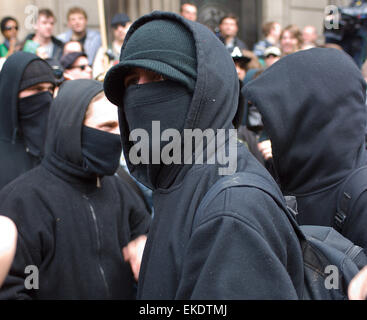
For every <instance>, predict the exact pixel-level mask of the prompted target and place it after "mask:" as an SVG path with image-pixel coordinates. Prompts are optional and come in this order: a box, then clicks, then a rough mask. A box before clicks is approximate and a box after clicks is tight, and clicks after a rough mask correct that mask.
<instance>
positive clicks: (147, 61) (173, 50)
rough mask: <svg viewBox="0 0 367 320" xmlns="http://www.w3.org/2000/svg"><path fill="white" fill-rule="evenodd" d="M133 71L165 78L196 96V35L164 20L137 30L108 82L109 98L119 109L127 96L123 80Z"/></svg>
mask: <svg viewBox="0 0 367 320" xmlns="http://www.w3.org/2000/svg"><path fill="white" fill-rule="evenodd" d="M132 67H140V68H143V69H148V70H151V71H154V72H156V73H159V74H162V75H163V76H165V78H167V79H170V80H174V81H178V82H180V83H182V84H183V85H185V86H186V87H187V88H188V89H189V91H190V92H193V91H194V88H195V83H196V78H197V71H196V69H197V61H196V48H195V41H194V37H193V35H192V34H191V33H190V31H189V30H188V29H187V28H186V27H185V26H184V25H182V24H180V23H179V22H175V21H173V20H162V19H159V20H158V19H157V20H153V21H149V22H147V23H145V24H144V25H142V26H141V27H139V28H138V29H137V30H135V31H134V32H133V33H132V34H131V36H130V37H129V38H128V39H127V43H126V44H125V47H123V50H122V52H121V56H120V63H119V64H118V65H116V66H115V67H113V68H112V69H111V70H110V71H109V72H108V73H107V75H106V78H105V85H104V88H105V93H106V96H107V98H108V99H109V100H110V101H111V102H113V103H114V104H116V105H118V106H121V105H122V100H123V95H124V86H123V80H124V78H125V76H126V74H127V72H128V70H129V69H130V68H132Z"/></svg>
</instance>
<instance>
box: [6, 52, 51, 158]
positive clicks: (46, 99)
mask: <svg viewBox="0 0 367 320" xmlns="http://www.w3.org/2000/svg"><path fill="white" fill-rule="evenodd" d="M10 84H11V85H10ZM40 84H48V85H49V87H50V88H53V87H54V86H55V84H56V79H55V77H54V74H53V71H52V69H51V67H50V66H49V65H48V63H47V62H46V61H44V60H42V59H40V58H39V57H37V56H36V55H34V54H31V53H26V52H16V53H15V54H13V55H11V56H10V57H9V58H8V59H7V61H6V62H5V64H4V66H3V69H2V71H1V73H0V101H1V104H0V114H1V116H0V139H1V140H2V141H8V142H12V143H15V142H16V141H17V140H20V141H22V142H24V143H25V147H27V148H28V149H30V152H31V153H32V154H33V155H35V156H39V155H40V153H42V149H43V143H44V136H45V134H46V126H47V117H48V112H49V107H50V105H51V102H52V94H51V93H50V92H49V91H48V90H47V88H46V87H45V89H43V88H41V89H39V88H34V87H35V86H36V87H37V85H40ZM32 88H33V89H34V90H33V89H32ZM26 91H27V94H25V93H26Z"/></svg>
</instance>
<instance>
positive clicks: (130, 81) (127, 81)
mask: <svg viewBox="0 0 367 320" xmlns="http://www.w3.org/2000/svg"><path fill="white" fill-rule="evenodd" d="M138 82H139V77H138V76H136V75H131V76H127V77H126V78H125V80H124V86H125V88H128V87H129V86H131V85H135V84H138Z"/></svg>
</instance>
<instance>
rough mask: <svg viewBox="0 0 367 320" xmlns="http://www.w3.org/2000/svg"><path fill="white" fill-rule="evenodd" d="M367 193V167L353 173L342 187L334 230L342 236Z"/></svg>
mask: <svg viewBox="0 0 367 320" xmlns="http://www.w3.org/2000/svg"><path fill="white" fill-rule="evenodd" d="M365 191H367V166H364V167H361V168H358V169H357V170H355V171H353V172H352V173H351V174H350V175H349V176H348V177H347V178H346V179H345V181H344V182H343V184H342V185H341V187H340V191H339V195H338V202H337V209H336V215H335V217H334V228H335V230H337V231H339V232H340V233H341V234H344V228H345V226H346V225H347V224H348V223H349V221H350V217H351V215H352V212H353V209H354V206H355V204H356V202H357V201H358V199H359V198H360V196H361V195H362V193H363V192H365Z"/></svg>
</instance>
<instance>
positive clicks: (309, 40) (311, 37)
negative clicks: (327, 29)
mask: <svg viewBox="0 0 367 320" xmlns="http://www.w3.org/2000/svg"><path fill="white" fill-rule="evenodd" d="M302 37H303V45H302V49H304V50H306V49H311V48H315V47H316V46H317V39H318V34H317V30H316V27H315V26H306V27H304V28H303V31H302Z"/></svg>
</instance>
